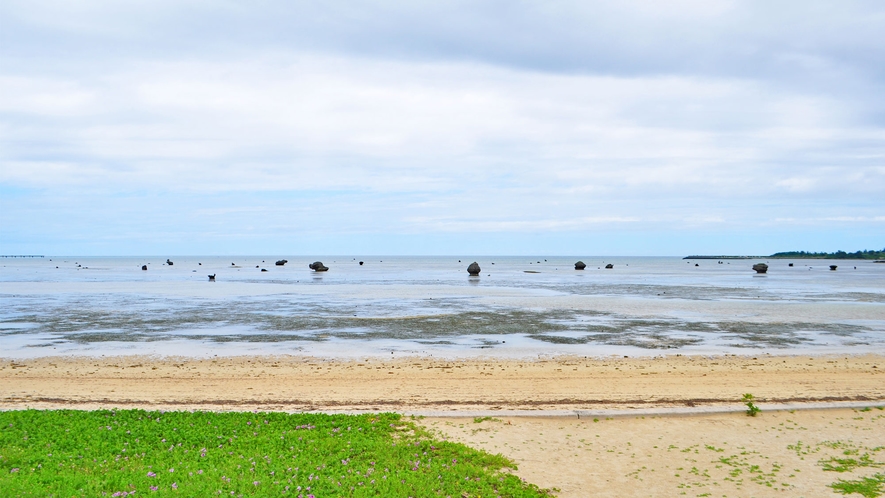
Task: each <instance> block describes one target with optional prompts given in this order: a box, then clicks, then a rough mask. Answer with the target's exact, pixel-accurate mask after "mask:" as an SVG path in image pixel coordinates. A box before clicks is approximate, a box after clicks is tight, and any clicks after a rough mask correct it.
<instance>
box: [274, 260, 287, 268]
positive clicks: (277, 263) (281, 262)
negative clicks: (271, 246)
mask: <svg viewBox="0 0 885 498" xmlns="http://www.w3.org/2000/svg"><path fill="white" fill-rule="evenodd" d="M288 262H289V260H288V259H281V260H279V261H277V262H276V263H274V264H275V265H277V266H283V265H285V264H286V263H288Z"/></svg>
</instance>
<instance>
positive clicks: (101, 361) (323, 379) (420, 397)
mask: <svg viewBox="0 0 885 498" xmlns="http://www.w3.org/2000/svg"><path fill="white" fill-rule="evenodd" d="M743 393H752V394H754V395H755V396H756V398H757V399H758V401H759V402H760V403H815V402H818V403H819V402H833V401H862V402H867V401H882V400H885V356H882V355H858V356H844V355H843V356H767V355H765V356H756V357H750V356H720V357H694V356H692V357H685V356H667V357H660V358H622V357H618V358H609V359H589V358H579V357H555V358H549V359H538V360H531V361H528V360H527V361H518V360H497V359H488V360H476V359H472V360H464V361H451V360H436V359H434V358H429V357H422V358H404V359H386V358H380V359H379V358H366V359H362V360H352V361H341V360H323V359H318V358H308V357H299V356H279V357H268V356H261V357H224V358H216V359H192V358H191V359H188V358H151V357H139V356H122V357H99V358H88V357H47V358H39V359H33V360H8V359H7V360H0V408H3V409H15V408H25V407H30V408H60V407H75V408H82V409H92V408H100V407H105V408H107V407H118V408H126V407H141V408H156V409H206V410H231V409H236V410H246V409H249V410H251V409H262V410H287V411H311V410H317V411H330V410H335V411H379V410H383V411H399V412H410V413H415V412H418V413H431V412H451V413H452V414H456V413H457V412H467V411H470V412H475V411H485V410H492V411H496V410H532V411H544V410H548V411H549V410H559V411H562V410H597V409H632V408H651V407H663V408H667V407H683V408H684V407H698V408H700V407H715V406H720V407H721V406H733V407H739V406H740V403H739V400H740V396H741V395H742V394H743Z"/></svg>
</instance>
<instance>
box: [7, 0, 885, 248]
mask: <svg viewBox="0 0 885 498" xmlns="http://www.w3.org/2000/svg"><path fill="white" fill-rule="evenodd" d="M883 247H885V3H883V2H881V1H878V0H874V1H842V2H833V1H815V0H802V1H790V0H784V1H778V2H771V1H720V0H697V1H695V0H675V1H669V2H655V1H630V0H623V1H618V2H595V1H588V0H581V1H574V2H569V1H555V0H551V1H539V2H520V1H513V0H509V1H482V0H470V1H463V2H460V1H451V2H422V1H415V2H404V1H396V2H385V1H376V2H362V1H351V2H337V1H334V0H330V1H323V2H290V1H273V0H269V1H261V0H253V1H249V2H245V1H243V2H231V1H224V0H212V1H208V0H206V1H203V0H198V1H191V0H175V1H165V0H151V1H129V2H119V1H92V0H83V1H78V2H69V1H57V2H56V1H42V0H25V1H19V0H4V1H3V2H2V3H0V254H46V255H188V254H199V255H212V254H268V255H271V254H279V255H289V254H291V255H302V254H303V255H308V254H311V255H312V254H317V255H321V254H334V255H351V254H353V255H361V254H390V255H412V254H414V255H434V254H440V255H471V254H475V255H486V254H488V255H492V254H494V255H522V254H527V255H529V254H530V255H547V254H549V255H578V256H581V255H631V256H652V255H673V256H678V255H687V254H771V253H773V252H778V251H788V250H813V251H835V250H840V249H841V250H846V251H854V250H858V249H882V248H883Z"/></svg>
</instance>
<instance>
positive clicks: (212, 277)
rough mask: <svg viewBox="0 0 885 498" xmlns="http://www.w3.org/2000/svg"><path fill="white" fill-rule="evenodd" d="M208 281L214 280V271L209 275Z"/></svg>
mask: <svg viewBox="0 0 885 498" xmlns="http://www.w3.org/2000/svg"><path fill="white" fill-rule="evenodd" d="M209 281H210V282H214V281H215V274H214V273H213V274H212V275H209Z"/></svg>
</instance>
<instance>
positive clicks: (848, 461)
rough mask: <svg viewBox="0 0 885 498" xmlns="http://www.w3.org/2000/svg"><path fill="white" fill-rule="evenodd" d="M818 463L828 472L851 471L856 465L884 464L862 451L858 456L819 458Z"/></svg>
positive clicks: (875, 465)
mask: <svg viewBox="0 0 885 498" xmlns="http://www.w3.org/2000/svg"><path fill="white" fill-rule="evenodd" d="M847 453H848V452H846V454H847ZM820 465H821V467H823V469H824V470H826V471H828V472H851V471H852V470H854V469H856V468H858V467H882V466H883V465H885V464H883V463H882V462H877V461H875V460H873V459H872V458H870V455H869V453H864V454H863V455H861V456H860V457H859V458H836V457H831V458H830V459H828V460H821V461H820Z"/></svg>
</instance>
